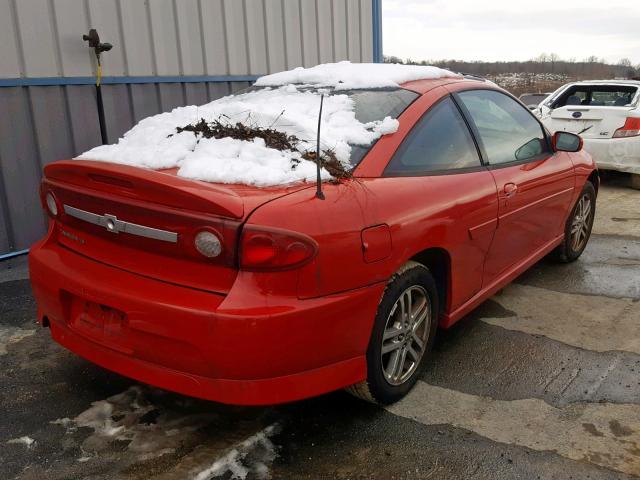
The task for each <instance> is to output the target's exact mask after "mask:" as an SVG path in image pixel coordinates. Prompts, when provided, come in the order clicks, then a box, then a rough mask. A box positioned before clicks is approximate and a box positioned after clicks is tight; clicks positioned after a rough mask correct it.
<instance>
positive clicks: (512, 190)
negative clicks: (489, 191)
mask: <svg viewBox="0 0 640 480" xmlns="http://www.w3.org/2000/svg"><path fill="white" fill-rule="evenodd" d="M516 193H518V186H517V185H516V184H515V183H507V184H505V186H504V196H505V197H513V196H514V195H515V194H516Z"/></svg>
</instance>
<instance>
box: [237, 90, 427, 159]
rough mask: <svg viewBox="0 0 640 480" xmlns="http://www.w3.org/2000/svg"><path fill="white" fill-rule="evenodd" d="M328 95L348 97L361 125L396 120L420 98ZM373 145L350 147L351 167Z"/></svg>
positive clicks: (388, 93)
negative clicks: (386, 118)
mask: <svg viewBox="0 0 640 480" xmlns="http://www.w3.org/2000/svg"><path fill="white" fill-rule="evenodd" d="M262 88H269V87H249V88H248V89H246V90H243V91H241V92H238V93H244V92H250V91H254V90H260V89H262ZM298 90H300V91H305V90H315V89H314V88H306V87H304V86H298ZM323 90H327V91H328V92H329V95H348V96H349V97H351V99H352V100H353V101H354V104H355V115H356V118H357V119H358V120H359V121H360V122H361V123H369V122H373V121H375V120H384V118H385V117H391V118H398V117H399V116H400V115H401V114H402V112H404V111H405V109H406V108H407V107H408V106H409V105H411V103H412V102H413V101H414V100H415V99H416V98H418V97H419V96H420V94H418V93H416V92H412V91H411V90H406V89H404V88H383V89H381V88H377V89H368V90H366V89H362V90H338V91H336V92H331V91H330V90H328V89H323ZM373 145H375V142H373V143H372V144H371V145H366V146H362V145H351V158H350V159H349V161H350V163H351V165H352V166H353V167H356V166H357V165H358V164H359V163H360V162H361V161H362V159H363V158H364V156H365V155H366V154H367V152H368V151H369V150H371V147H373Z"/></svg>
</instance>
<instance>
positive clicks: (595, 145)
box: [584, 137, 640, 174]
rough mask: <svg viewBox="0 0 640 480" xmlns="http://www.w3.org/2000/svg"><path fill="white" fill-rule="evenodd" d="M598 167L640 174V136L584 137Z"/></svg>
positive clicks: (587, 148)
mask: <svg viewBox="0 0 640 480" xmlns="http://www.w3.org/2000/svg"><path fill="white" fill-rule="evenodd" d="M584 148H585V150H586V151H587V152H589V153H590V154H591V156H592V157H593V159H594V160H595V161H596V164H597V165H598V168H601V169H603V170H616V171H619V172H629V173H635V174H640V137H630V138H611V139H589V138H585V139H584Z"/></svg>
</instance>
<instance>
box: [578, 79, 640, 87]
mask: <svg viewBox="0 0 640 480" xmlns="http://www.w3.org/2000/svg"><path fill="white" fill-rule="evenodd" d="M570 85H635V86H640V80H626V79H624V80H616V79H612V80H580V81H577V82H571V83H570Z"/></svg>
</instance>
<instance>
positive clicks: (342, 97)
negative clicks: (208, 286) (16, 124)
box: [76, 77, 398, 187]
mask: <svg viewBox="0 0 640 480" xmlns="http://www.w3.org/2000/svg"><path fill="white" fill-rule="evenodd" d="M396 78H398V77H396ZM378 84H379V82H378ZM320 95H321V93H320V92H318V91H317V89H301V88H298V87H296V86H295V85H293V84H288V85H284V86H280V87H276V88H273V87H265V88H260V89H255V90H253V91H246V92H243V93H240V94H237V95H229V96H226V97H224V98H220V99H218V100H214V101H213V102H210V103H208V104H206V105H201V106H186V107H179V108H176V109H174V110H173V111H171V112H165V113H161V114H158V115H153V116H151V117H148V118H145V119H143V120H141V121H140V122H139V123H138V124H137V125H135V126H134V127H133V128H132V129H131V130H129V131H128V132H126V133H125V134H124V136H123V137H122V138H120V139H119V140H118V142H117V143H115V144H112V145H101V146H98V147H95V148H93V149H91V150H89V151H87V152H85V153H83V154H81V155H79V156H78V157H76V159H78V160H96V161H103V162H111V163H119V164H126V165H131V166H136V167H142V168H148V169H153V170H159V169H167V168H176V167H177V168H178V172H177V175H178V176H181V177H185V178H190V179H195V180H202V181H207V182H216V183H229V184H234V183H235V184H245V185H254V186H260V187H267V186H276V185H285V184H289V183H294V182H300V181H308V182H313V181H314V180H315V178H316V165H315V163H314V161H313V160H314V159H315V155H316V154H315V150H316V133H317V124H318V111H319V108H320ZM203 121H204V122H203ZM397 129H398V121H397V120H396V119H394V118H391V117H388V116H387V117H385V118H381V119H379V120H375V121H372V122H368V123H362V122H360V121H359V120H358V119H357V118H356V115H355V102H354V100H353V99H352V98H351V97H350V96H349V95H347V94H345V93H340V92H338V93H334V92H328V94H327V95H326V96H325V98H324V106H323V113H322V128H321V150H322V157H323V160H324V162H325V165H327V160H329V164H331V165H333V166H336V165H337V166H338V167H340V166H342V168H343V169H344V171H349V170H350V168H351V166H350V162H349V160H350V156H351V149H352V146H353V145H360V146H367V145H370V144H372V143H373V142H374V141H375V140H376V139H378V138H380V137H381V136H382V135H385V134H389V133H393V132H395V131H396V130H397ZM273 132H280V134H279V135H278V134H277V133H273ZM282 134H284V136H283V135H282ZM274 138H275V139H276V140H278V141H269V140H271V139H274ZM327 168H329V166H327ZM327 168H323V169H322V177H323V178H325V179H328V178H331V174H330V173H329V171H328V170H327ZM339 170H340V169H339V168H338V171H339ZM333 171H336V170H335V169H334V170H333Z"/></svg>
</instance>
